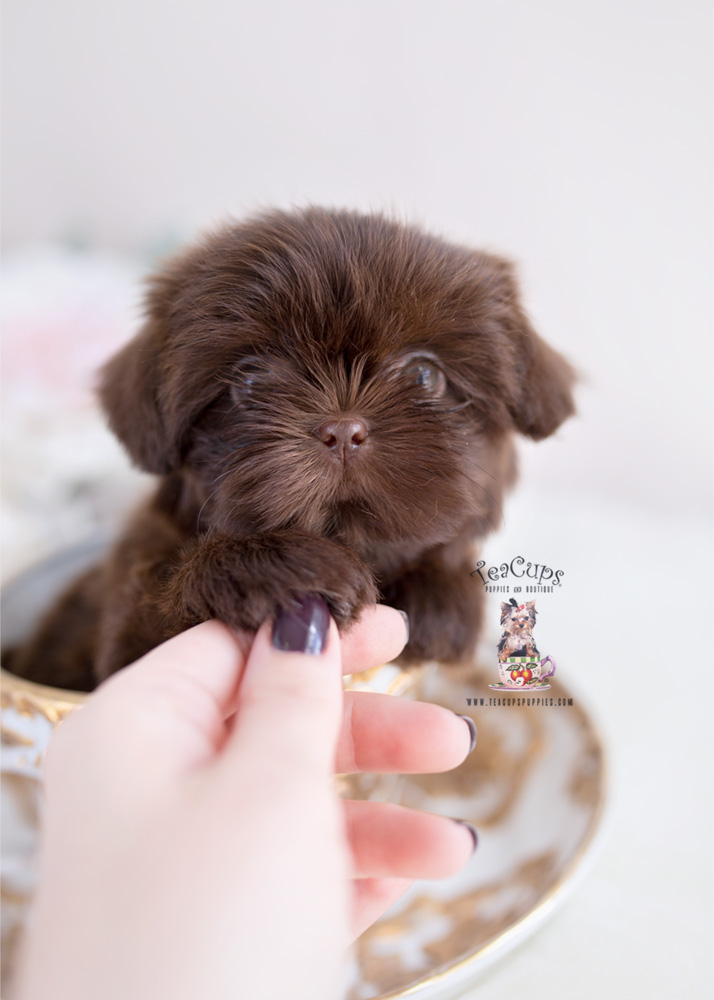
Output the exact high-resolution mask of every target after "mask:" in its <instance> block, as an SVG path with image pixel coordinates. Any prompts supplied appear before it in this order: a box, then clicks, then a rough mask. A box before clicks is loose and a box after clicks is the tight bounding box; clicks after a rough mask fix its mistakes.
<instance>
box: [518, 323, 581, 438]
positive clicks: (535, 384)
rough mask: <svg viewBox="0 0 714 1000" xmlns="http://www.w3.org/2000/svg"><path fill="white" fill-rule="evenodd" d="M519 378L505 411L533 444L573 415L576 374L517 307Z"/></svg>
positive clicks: (551, 432)
mask: <svg viewBox="0 0 714 1000" xmlns="http://www.w3.org/2000/svg"><path fill="white" fill-rule="evenodd" d="M514 320H515V323H514V346H515V348H516V351H517V353H518V355H520V358H519V363H518V364H517V366H516V370H517V372H518V376H517V379H516V383H515V385H514V387H513V388H514V392H513V396H512V398H511V399H510V400H509V403H508V409H509V411H510V413H511V416H512V417H513V422H514V423H515V425H516V427H517V428H518V430H519V431H520V432H521V434H527V435H528V436H529V437H532V438H533V439H534V440H535V441H540V440H541V438H545V437H548V435H550V434H553V433H554V432H555V431H556V430H557V429H558V427H560V425H561V424H562V423H563V421H564V420H566V419H567V418H568V417H571V416H572V415H573V413H575V402H574V400H573V385H574V383H575V379H576V376H575V372H574V370H573V368H571V366H570V365H569V364H568V362H567V361H566V360H565V358H564V357H563V356H562V354H558V352H557V351H555V350H553V348H552V347H549V346H548V344H546V343H545V341H544V340H542V339H541V338H540V337H539V336H538V334H537V333H536V332H535V330H534V329H533V327H532V326H531V324H530V323H529V321H528V319H527V318H526V316H525V314H524V313H523V312H522V310H521V309H520V307H516V308H514Z"/></svg>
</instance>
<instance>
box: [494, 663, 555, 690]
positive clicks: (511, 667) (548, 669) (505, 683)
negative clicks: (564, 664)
mask: <svg viewBox="0 0 714 1000" xmlns="http://www.w3.org/2000/svg"><path fill="white" fill-rule="evenodd" d="M554 673H555V660H554V659H553V657H552V656H544V657H543V658H542V659H541V657H540V656H511V657H510V658H509V659H508V660H502V661H499V664H498V676H499V677H500V678H501V683H500V684H489V687H490V688H493V690H494V691H523V690H526V689H527V690H529V691H533V690H536V689H537V690H538V691H547V690H548V688H549V687H550V684H548V683H546V678H547V677H552V676H553V674H554Z"/></svg>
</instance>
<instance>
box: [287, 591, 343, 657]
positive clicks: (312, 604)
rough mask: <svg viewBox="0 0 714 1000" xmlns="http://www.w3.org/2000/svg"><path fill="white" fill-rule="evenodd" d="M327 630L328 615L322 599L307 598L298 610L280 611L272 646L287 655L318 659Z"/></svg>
mask: <svg viewBox="0 0 714 1000" xmlns="http://www.w3.org/2000/svg"><path fill="white" fill-rule="evenodd" d="M329 629H330V612H329V611H328V609H327V605H326V604H325V602H324V601H323V599H322V598H321V597H318V596H317V595H316V594H310V595H308V596H307V597H303V598H301V599H300V600H299V601H298V602H297V609H296V610H290V611H281V612H280V614H279V615H278V617H277V618H276V619H275V622H274V624H273V646H274V647H275V649H282V650H285V651H286V652H288V653H307V654H308V655H310V656H319V655H320V653H321V652H322V650H323V649H324V648H325V642H326V641H327V633H328V631H329Z"/></svg>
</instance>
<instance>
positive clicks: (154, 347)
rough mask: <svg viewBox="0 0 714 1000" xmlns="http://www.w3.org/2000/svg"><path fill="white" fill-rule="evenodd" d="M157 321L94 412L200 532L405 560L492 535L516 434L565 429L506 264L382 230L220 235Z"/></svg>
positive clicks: (362, 222) (168, 293) (159, 290)
mask: <svg viewBox="0 0 714 1000" xmlns="http://www.w3.org/2000/svg"><path fill="white" fill-rule="evenodd" d="M148 307H149V318H148V322H147V324H146V326H145V327H144V329H143V331H142V332H141V333H140V334H139V336H138V337H137V338H136V339H135V340H134V341H133V342H132V343H131V344H129V345H128V346H127V348H125V350H124V351H123V352H122V353H121V354H120V355H118V356H117V357H116V358H115V359H114V360H113V361H112V362H110V364H109V365H108V366H107V368H106V369H105V372H104V378H103V385H102V390H101V391H102V398H103V402H104V405H105V408H106V409H107V411H108V414H109V417H110V422H111V424H112V427H113V429H114V430H115V432H116V433H117V434H118V436H119V437H120V438H121V439H122V440H123V441H124V443H125V444H126V445H127V447H128V448H129V451H130V453H131V454H132V456H133V457H134V459H135V461H137V462H138V464H140V465H141V466H142V467H144V468H145V469H148V470H150V471H154V472H164V473H166V472H171V471H175V470H182V471H183V473H184V474H185V478H186V479H187V480H190V481H191V483H192V484H193V488H194V489H195V490H196V496H197V500H198V501H199V502H200V504H201V505H202V510H201V516H200V527H201V528H205V527H208V526H215V527H216V528H218V529H220V530H223V531H227V532H239V533H244V532H251V533H252V532H256V531H265V530H273V529H278V528H289V527H295V528H300V529H302V530H307V531H310V532H315V533H318V534H321V535H327V536H329V537H334V538H336V539H339V540H341V541H344V542H346V543H347V544H350V545H351V546H353V547H354V548H355V549H356V550H357V551H358V552H359V553H360V554H361V555H362V556H363V557H364V558H366V559H368V560H373V561H374V560H378V559H379V558H380V557H383V558H388V557H389V553H390V552H391V551H392V550H399V552H400V553H401V555H402V556H406V557H407V558H410V557H411V555H413V554H416V552H418V551H420V550H423V549H425V548H428V547H430V546H433V545H436V544H438V543H440V542H444V541H447V540H449V539H451V538H454V537H455V536H456V535H458V534H459V532H460V531H462V530H463V529H464V527H465V526H467V525H468V526H470V527H471V529H472V530H473V532H474V534H485V533H486V531H488V530H489V529H490V528H492V527H495V526H496V524H497V523H498V521H499V518H500V513H499V512H500V502H501V493H502V490H503V488H504V486H505V485H507V484H508V482H509V481H510V479H512V478H513V456H512V447H511V437H512V431H513V430H519V431H521V432H522V433H525V434H529V435H530V436H532V437H534V438H541V437H544V436H546V435H548V434H550V433H552V431H554V430H555V428H556V427H557V426H558V425H559V424H560V422H561V421H562V420H563V419H564V418H565V417H566V416H568V415H569V414H570V413H571V412H572V409H573V405H572V398H571V384H572V372H571V370H570V368H569V366H568V365H567V363H566V362H565V361H564V360H563V359H562V358H561V357H560V356H559V355H557V354H556V353H555V352H554V351H552V350H551V349H550V348H549V347H547V345H546V344H544V343H543V341H541V340H540V338H539V337H538V336H537V335H536V334H535V332H534V331H533V330H532V328H531V327H530V325H529V324H528V321H527V319H526V318H525V316H524V314H523V312H522V311H521V308H520V305H519V302H518V294H517V289H516V286H515V283H514V279H513V277H512V274H511V269H510V267H509V265H508V264H507V263H506V262H504V261H502V260H500V259H498V258H494V257H491V256H487V255H485V254H480V253H475V252H472V251H468V250H465V249H462V248H459V247H454V246H451V245H449V244H446V243H443V242H441V241H439V240H436V239H433V238H431V237H428V236H425V235H423V234H422V233H420V232H418V231H416V230H413V229H409V228H405V227H403V226H400V225H397V224H395V223H392V222H389V221H387V220H385V219H382V218H380V217H374V216H360V215H353V214H349V213H339V212H325V211H321V210H318V209H311V210H307V211H305V212H302V213H296V214H284V213H275V214H272V215H268V216H265V217H263V218H260V219H257V220H255V221H253V222H249V223H246V224H244V225H240V226H233V227H228V228H225V229H224V230H222V231H221V232H219V233H217V234H215V235H214V236H211V237H209V238H208V239H206V240H205V241H204V242H203V243H202V244H200V245H198V246H196V247H194V248H192V249H191V250H189V251H188V252H186V253H185V254H183V255H182V256H180V257H178V258H176V259H175V260H174V261H172V262H170V263H169V264H168V266H167V267H166V268H165V269H164V270H163V271H162V272H161V273H160V274H159V275H158V276H157V277H156V278H155V279H154V281H153V284H152V287H151V292H150V295H149V301H148Z"/></svg>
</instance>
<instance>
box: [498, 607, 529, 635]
mask: <svg viewBox="0 0 714 1000" xmlns="http://www.w3.org/2000/svg"><path fill="white" fill-rule="evenodd" d="M535 623H536V610H535V601H528V602H527V603H526V604H525V605H518V606H516V605H513V604H501V628H502V629H503V631H504V633H505V634H506V635H515V636H518V635H523V636H526V635H530V633H531V632H532V631H533V627H534V626H535Z"/></svg>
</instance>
